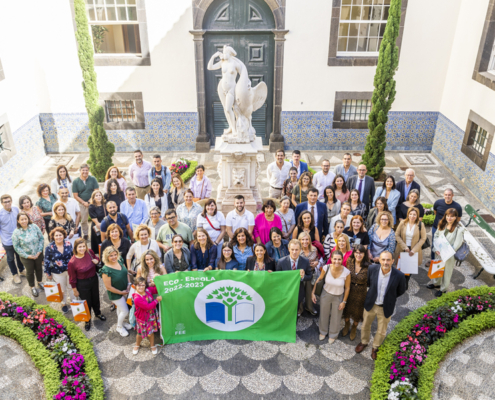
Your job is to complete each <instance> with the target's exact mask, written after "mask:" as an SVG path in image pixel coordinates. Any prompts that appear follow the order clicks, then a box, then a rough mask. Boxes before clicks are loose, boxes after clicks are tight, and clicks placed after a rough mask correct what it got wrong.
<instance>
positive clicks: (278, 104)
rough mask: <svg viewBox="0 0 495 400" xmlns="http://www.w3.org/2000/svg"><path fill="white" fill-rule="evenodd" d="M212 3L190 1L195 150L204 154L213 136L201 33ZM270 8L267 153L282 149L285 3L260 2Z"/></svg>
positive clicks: (203, 0)
mask: <svg viewBox="0 0 495 400" xmlns="http://www.w3.org/2000/svg"><path fill="white" fill-rule="evenodd" d="M214 1H215V0H193V27H194V29H193V30H191V31H190V33H191V34H192V35H193V40H194V53H195V62H196V92H197V96H198V117H199V132H198V137H197V139H196V151H197V152H201V153H206V152H209V151H210V146H211V143H212V140H213V139H214V138H213V137H210V135H209V134H208V131H207V120H206V85H205V67H206V65H205V62H206V61H205V59H204V34H205V33H206V32H207V31H206V30H205V29H203V26H204V19H205V14H206V10H207V9H208V7H209V6H210V5H211V4H212V3H213V2H214ZM264 1H265V2H266V4H267V5H268V7H270V9H271V11H272V13H273V18H274V21H275V29H272V32H273V34H274V40H275V49H274V71H273V76H274V86H273V130H272V132H271V133H270V136H269V144H270V151H275V150H276V149H277V148H280V147H283V145H284V138H283V136H282V134H281V121H280V116H281V112H282V86H283V85H282V84H283V60H284V42H285V35H286V33H287V32H288V30H286V29H285V0H264Z"/></svg>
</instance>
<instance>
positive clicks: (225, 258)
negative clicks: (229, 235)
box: [217, 242, 239, 271]
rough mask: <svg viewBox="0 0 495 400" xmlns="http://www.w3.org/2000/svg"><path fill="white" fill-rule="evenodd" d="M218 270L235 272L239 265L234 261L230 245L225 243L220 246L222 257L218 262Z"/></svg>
mask: <svg viewBox="0 0 495 400" xmlns="http://www.w3.org/2000/svg"><path fill="white" fill-rule="evenodd" d="M217 266H218V269H230V270H235V271H237V268H239V263H238V262H237V260H236V259H235V256H234V251H233V249H232V245H231V244H230V243H229V242H225V243H224V244H223V246H222V255H221V256H220V260H219V261H218V265H217Z"/></svg>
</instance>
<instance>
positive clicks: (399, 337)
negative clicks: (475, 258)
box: [371, 286, 494, 400]
mask: <svg viewBox="0 0 495 400" xmlns="http://www.w3.org/2000/svg"><path fill="white" fill-rule="evenodd" d="M493 290H494V288H491V287H488V286H480V287H477V288H473V289H462V290H457V291H455V292H450V293H446V294H444V295H443V296H442V297H439V298H438V299H434V300H431V301H429V302H428V303H427V304H426V305H424V306H423V307H421V308H418V309H417V310H414V311H413V312H411V313H409V315H408V316H407V317H405V318H403V319H402V320H401V321H400V322H399V323H398V324H397V325H396V326H395V328H394V329H393V331H392V332H391V333H390V334H389V335H387V337H386V338H385V341H384V342H383V344H382V345H381V346H380V351H379V352H378V356H377V359H376V361H375V370H374V371H373V376H372V377H371V399H372V400H383V399H386V398H387V397H388V392H389V390H390V366H391V365H392V362H393V360H394V355H395V352H396V351H398V349H399V345H400V343H401V342H403V341H404V338H406V337H407V335H409V333H410V332H411V330H412V329H413V328H414V325H416V324H419V323H420V322H421V318H422V317H423V315H424V314H429V313H431V312H433V311H435V310H436V309H437V308H439V307H441V306H444V305H445V304H450V303H453V302H454V301H456V300H457V299H458V298H459V297H460V296H480V295H484V294H488V293H491V292H493ZM430 348H431V347H430ZM428 356H429V352H428ZM421 368H422V367H421Z"/></svg>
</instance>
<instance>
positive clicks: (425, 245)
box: [419, 221, 431, 250]
mask: <svg viewBox="0 0 495 400" xmlns="http://www.w3.org/2000/svg"><path fill="white" fill-rule="evenodd" d="M422 224H423V222H421V221H419V240H421V230H422V229H423V225H422ZM430 247H431V244H430V239H428V235H426V240H425V242H424V243H423V245H422V246H421V250H424V249H428V248H430Z"/></svg>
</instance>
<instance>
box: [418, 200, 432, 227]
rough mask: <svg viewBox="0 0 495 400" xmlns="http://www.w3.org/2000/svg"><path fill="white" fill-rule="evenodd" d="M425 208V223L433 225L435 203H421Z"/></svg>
mask: <svg viewBox="0 0 495 400" xmlns="http://www.w3.org/2000/svg"><path fill="white" fill-rule="evenodd" d="M421 205H422V206H423V208H424V209H425V215H424V217H423V223H424V224H425V225H426V226H432V225H433V222H434V221H435V213H434V212H433V204H429V203H421Z"/></svg>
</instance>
